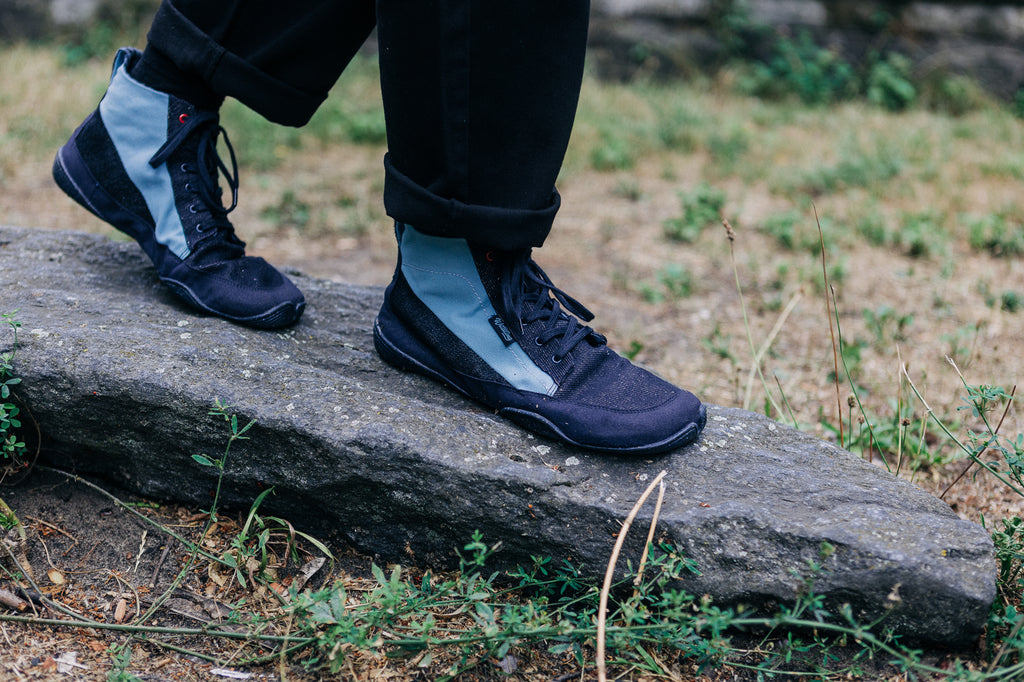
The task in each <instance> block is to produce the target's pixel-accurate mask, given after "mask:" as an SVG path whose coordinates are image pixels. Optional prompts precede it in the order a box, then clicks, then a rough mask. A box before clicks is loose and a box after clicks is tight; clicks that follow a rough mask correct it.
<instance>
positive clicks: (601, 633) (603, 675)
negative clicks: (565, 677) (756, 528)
mask: <svg viewBox="0 0 1024 682" xmlns="http://www.w3.org/2000/svg"><path fill="white" fill-rule="evenodd" d="M667 473H668V472H666V471H662V472H661V473H660V474H658V475H657V476H656V477H655V478H654V480H653V481H651V484H650V485H649V486H647V490H645V491H644V492H643V494H642V495H641V496H640V499H638V500H637V501H636V504H634V505H633V508H632V509H631V510H630V511H629V514H628V515H627V516H626V520H625V521H623V523H622V528H621V529H619V535H618V537H617V538H615V547H614V548H612V555H611V557H610V558H609V559H608V568H607V569H606V570H605V573H604V586H603V587H602V588H601V599H600V603H599V605H598V608H597V655H596V656H595V657H594V659H595V663H596V664H597V679H598V680H599V682H607V680H608V675H607V672H606V667H605V653H604V649H605V641H604V640H605V632H606V623H607V620H608V594H609V593H610V592H611V589H612V575H614V573H615V564H616V563H617V562H618V560H619V552H620V551H621V550H622V543H624V542H625V541H626V533H627V532H628V531H629V527H630V525H631V524H632V523H633V519H635V518H636V515H637V513H638V512H639V511H640V508H641V507H642V506H643V505H644V502H646V501H647V498H648V497H650V495H651V493H652V492H653V491H654V486H656V485H658V484H659V483H661V481H662V479H664V478H665V475H666V474H667Z"/></svg>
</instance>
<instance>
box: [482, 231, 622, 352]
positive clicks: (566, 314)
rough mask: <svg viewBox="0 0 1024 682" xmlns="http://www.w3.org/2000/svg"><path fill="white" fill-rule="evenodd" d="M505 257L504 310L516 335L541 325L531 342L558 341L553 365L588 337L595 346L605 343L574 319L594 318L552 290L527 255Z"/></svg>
mask: <svg viewBox="0 0 1024 682" xmlns="http://www.w3.org/2000/svg"><path fill="white" fill-rule="evenodd" d="M505 255H506V256H507V259H506V261H505V265H504V269H503V271H502V278H501V296H502V304H503V306H504V309H505V310H506V311H507V312H508V313H509V314H511V315H514V316H515V318H516V322H517V323H518V325H519V330H520V332H522V329H523V326H524V325H526V324H530V323H532V322H537V321H541V322H543V323H544V328H543V330H542V331H541V332H540V334H538V335H537V338H536V339H535V340H534V341H535V343H536V344H537V345H538V346H544V345H547V344H548V343H550V342H552V341H554V340H555V339H560V341H559V343H558V347H557V348H556V349H555V352H554V354H553V356H552V360H553V361H554V362H561V361H562V359H563V358H565V356H567V355H568V354H569V353H570V352H571V351H572V350H573V349H574V348H575V347H576V346H577V345H578V344H579V343H580V342H582V341H583V340H584V339H586V338H587V337H588V336H593V337H594V340H595V341H596V342H597V343H598V344H603V343H605V342H606V339H605V337H604V336H602V335H601V334H598V333H597V332H595V331H594V330H593V329H591V328H590V327H588V326H586V325H582V324H580V323H579V321H578V320H577V319H576V318H577V317H578V318H580V319H582V320H583V321H584V322H589V321H590V320H592V319H594V314H593V313H592V312H590V311H589V310H587V308H586V307H584V305H583V304H582V303H580V302H579V301H577V300H576V299H574V298H573V297H572V296H569V295H568V294H567V293H565V292H564V291H562V290H561V289H559V288H558V287H556V286H555V285H554V284H553V283H552V282H551V280H550V279H549V278H548V276H547V275H546V274H545V273H544V271H543V270H541V268H540V266H539V265H537V263H536V262H535V261H534V260H533V259H532V258H530V252H529V251H525V252H521V253H510V254H505ZM563 308H564V310H563ZM574 316H575V317H574Z"/></svg>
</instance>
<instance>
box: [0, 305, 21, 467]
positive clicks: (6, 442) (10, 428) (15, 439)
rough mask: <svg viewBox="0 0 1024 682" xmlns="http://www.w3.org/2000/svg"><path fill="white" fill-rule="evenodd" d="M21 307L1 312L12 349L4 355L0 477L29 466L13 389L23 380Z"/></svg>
mask: <svg viewBox="0 0 1024 682" xmlns="http://www.w3.org/2000/svg"><path fill="white" fill-rule="evenodd" d="M17 312H18V311H17V310H15V311H13V312H10V313H2V314H0V320H2V321H3V323H4V324H5V325H6V327H7V329H8V331H9V332H10V333H11V346H10V348H11V350H9V351H7V352H5V353H3V354H0V480H2V479H3V477H4V476H5V475H6V474H8V473H11V472H14V471H17V470H19V469H21V468H23V467H24V466H25V465H26V462H25V456H26V452H27V446H26V445H25V441H24V440H23V438H22V436H21V435H19V431H20V430H21V427H22V423H21V419H20V418H19V415H20V414H21V409H20V408H19V407H18V406H17V404H15V403H14V402H12V400H13V398H12V393H11V388H12V387H13V386H17V385H18V384H20V383H21V378H20V377H18V376H16V375H15V373H14V357H15V355H16V354H17V352H18V329H20V328H21V322H19V321H18V319H17V318H16V317H15V315H16V314H17Z"/></svg>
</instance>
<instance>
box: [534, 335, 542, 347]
mask: <svg viewBox="0 0 1024 682" xmlns="http://www.w3.org/2000/svg"><path fill="white" fill-rule="evenodd" d="M533 342H534V343H535V344H537V345H538V346H543V345H544V344H543V343H541V340H540V337H539V336H538V337H537V338H535V339H534V340H533Z"/></svg>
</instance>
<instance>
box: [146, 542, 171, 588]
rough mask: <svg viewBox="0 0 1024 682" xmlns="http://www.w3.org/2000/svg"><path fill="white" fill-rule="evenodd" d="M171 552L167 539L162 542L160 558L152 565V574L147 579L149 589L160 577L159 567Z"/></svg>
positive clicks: (154, 585) (161, 566)
mask: <svg viewBox="0 0 1024 682" xmlns="http://www.w3.org/2000/svg"><path fill="white" fill-rule="evenodd" d="M170 553H171V542H170V540H168V541H167V542H166V543H165V544H164V551H163V552H162V553H161V554H160V559H158V560H157V562H156V566H154V567H153V576H152V577H151V578H150V579H149V587H150V589H152V588H154V587H156V581H157V579H158V578H159V577H160V569H162V568H163V567H164V562H165V561H167V555H168V554H170Z"/></svg>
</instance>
